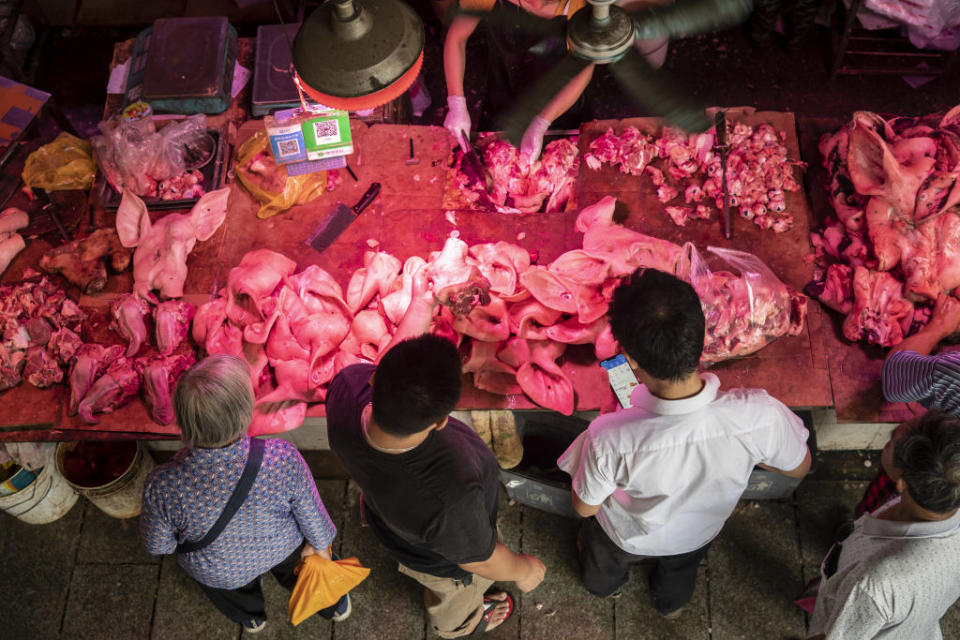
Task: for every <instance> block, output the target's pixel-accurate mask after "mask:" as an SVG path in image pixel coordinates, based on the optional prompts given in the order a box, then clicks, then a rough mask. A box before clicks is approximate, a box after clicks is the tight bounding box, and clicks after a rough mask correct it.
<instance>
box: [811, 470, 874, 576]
mask: <svg viewBox="0 0 960 640" xmlns="http://www.w3.org/2000/svg"><path fill="white" fill-rule="evenodd" d="M868 484H869V483H868V482H842V481H835V480H830V481H820V480H810V479H807V480H805V481H804V482H803V483H802V484H801V485H800V487H799V488H798V489H797V507H798V511H797V517H798V519H799V522H800V551H801V557H802V559H803V579H804V580H811V579H813V578H814V577H816V576H817V575H819V573H820V562H821V561H822V560H823V557H824V556H825V555H826V553H827V551H828V550H829V549H830V545H831V544H832V543H833V536H834V534H835V532H836V529H837V527H838V526H839V525H840V524H842V523H843V522H844V521H846V520H848V519H850V518H852V517H853V509H854V507H855V506H856V505H857V502H859V501H860V498H861V497H863V492H864V490H866V488H867V485H868Z"/></svg>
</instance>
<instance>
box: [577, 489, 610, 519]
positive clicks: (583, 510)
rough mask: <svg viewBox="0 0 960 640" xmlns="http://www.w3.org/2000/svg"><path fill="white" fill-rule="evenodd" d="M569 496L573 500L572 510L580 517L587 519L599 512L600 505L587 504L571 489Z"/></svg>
mask: <svg viewBox="0 0 960 640" xmlns="http://www.w3.org/2000/svg"><path fill="white" fill-rule="evenodd" d="M570 495H571V496H572V498H573V510H574V511H576V512H577V513H578V514H579V515H580V516H581V517H584V518H589V517H590V516H593V515H596V513H597V512H598V511H600V507H602V506H603V503H601V504H587V503H586V502H584V501H583V500H581V499H580V496H578V495H577V492H576V490H574V489H571V490H570Z"/></svg>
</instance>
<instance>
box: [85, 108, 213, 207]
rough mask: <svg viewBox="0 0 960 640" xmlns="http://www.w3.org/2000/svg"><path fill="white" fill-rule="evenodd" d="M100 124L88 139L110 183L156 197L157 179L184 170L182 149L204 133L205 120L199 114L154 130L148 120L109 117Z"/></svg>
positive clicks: (119, 188)
mask: <svg viewBox="0 0 960 640" xmlns="http://www.w3.org/2000/svg"><path fill="white" fill-rule="evenodd" d="M99 128H100V132H101V134H102V135H99V136H94V137H93V138H91V140H90V142H91V143H92V144H93V148H94V150H95V151H96V154H97V163H98V164H99V165H100V169H101V170H102V171H103V173H104V175H105V176H106V178H107V181H108V182H109V183H110V185H111V186H112V187H113V188H114V189H116V190H117V191H119V192H121V193H122V192H123V191H124V190H125V189H130V190H131V191H133V193H135V194H136V195H138V196H146V197H155V196H156V195H157V183H158V182H159V181H161V180H166V179H168V178H173V177H175V176H178V175H180V174H182V173H183V172H184V171H186V169H187V163H186V161H185V159H184V154H185V149H186V148H187V147H188V146H189V145H190V144H191V141H193V140H196V139H199V138H201V137H203V136H206V134H207V120H206V116H204V115H203V114H199V115H195V116H190V117H189V118H184V119H183V120H181V121H179V122H173V123H170V124H168V125H167V126H166V127H164V128H162V129H160V130H155V129H154V127H153V125H152V122H151V121H150V120H140V121H136V122H127V121H125V120H122V119H120V118H112V119H110V120H105V121H103V122H101V123H100V125H99Z"/></svg>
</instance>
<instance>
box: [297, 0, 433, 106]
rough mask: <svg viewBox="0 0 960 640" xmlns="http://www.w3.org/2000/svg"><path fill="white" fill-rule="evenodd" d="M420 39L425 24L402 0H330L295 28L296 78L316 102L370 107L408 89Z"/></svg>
mask: <svg viewBox="0 0 960 640" xmlns="http://www.w3.org/2000/svg"><path fill="white" fill-rule="evenodd" d="M423 43H424V33H423V23H421V21H420V18H419V17H418V16H417V14H416V13H414V11H413V9H411V8H410V7H409V6H408V5H407V4H406V3H404V2H403V1H402V0H329V1H328V2H326V3H324V4H322V5H320V6H319V7H318V8H317V9H316V10H315V11H314V12H313V13H312V14H311V15H310V17H308V18H307V19H306V20H305V21H304V23H303V26H302V27H300V31H299V32H297V37H296V40H294V43H293V66H294V70H295V72H296V76H295V80H296V81H297V84H298V86H300V88H301V89H302V91H303V92H304V93H305V94H306V95H307V96H309V97H310V98H311V99H312V100H315V101H317V102H319V103H320V104H323V105H326V106H328V107H334V108H337V109H345V110H347V111H358V110H361V109H370V108H373V107H376V106H378V105H381V104H385V103H387V102H390V101H391V100H394V99H396V98H398V97H400V96H401V95H403V93H404V92H405V91H406V90H407V89H409V88H410V86H411V85H412V84H413V81H414V80H416V78H417V75H418V74H419V73H420V68H421V66H422V65H423Z"/></svg>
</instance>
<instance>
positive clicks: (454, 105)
mask: <svg viewBox="0 0 960 640" xmlns="http://www.w3.org/2000/svg"><path fill="white" fill-rule="evenodd" d="M447 107H449V109H450V110H449V111H447V117H446V118H444V119H443V126H444V127H446V129H447V131H449V132H450V133H451V134H452V135H453V137H454V138H455V139H456V141H457V142H458V143H459V144H460V147H461V148H462V149H466V148H467V147H466V142H465V141H466V140H468V139H469V138H470V113H469V112H468V111H467V99H466V98H464V97H463V96H447Z"/></svg>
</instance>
